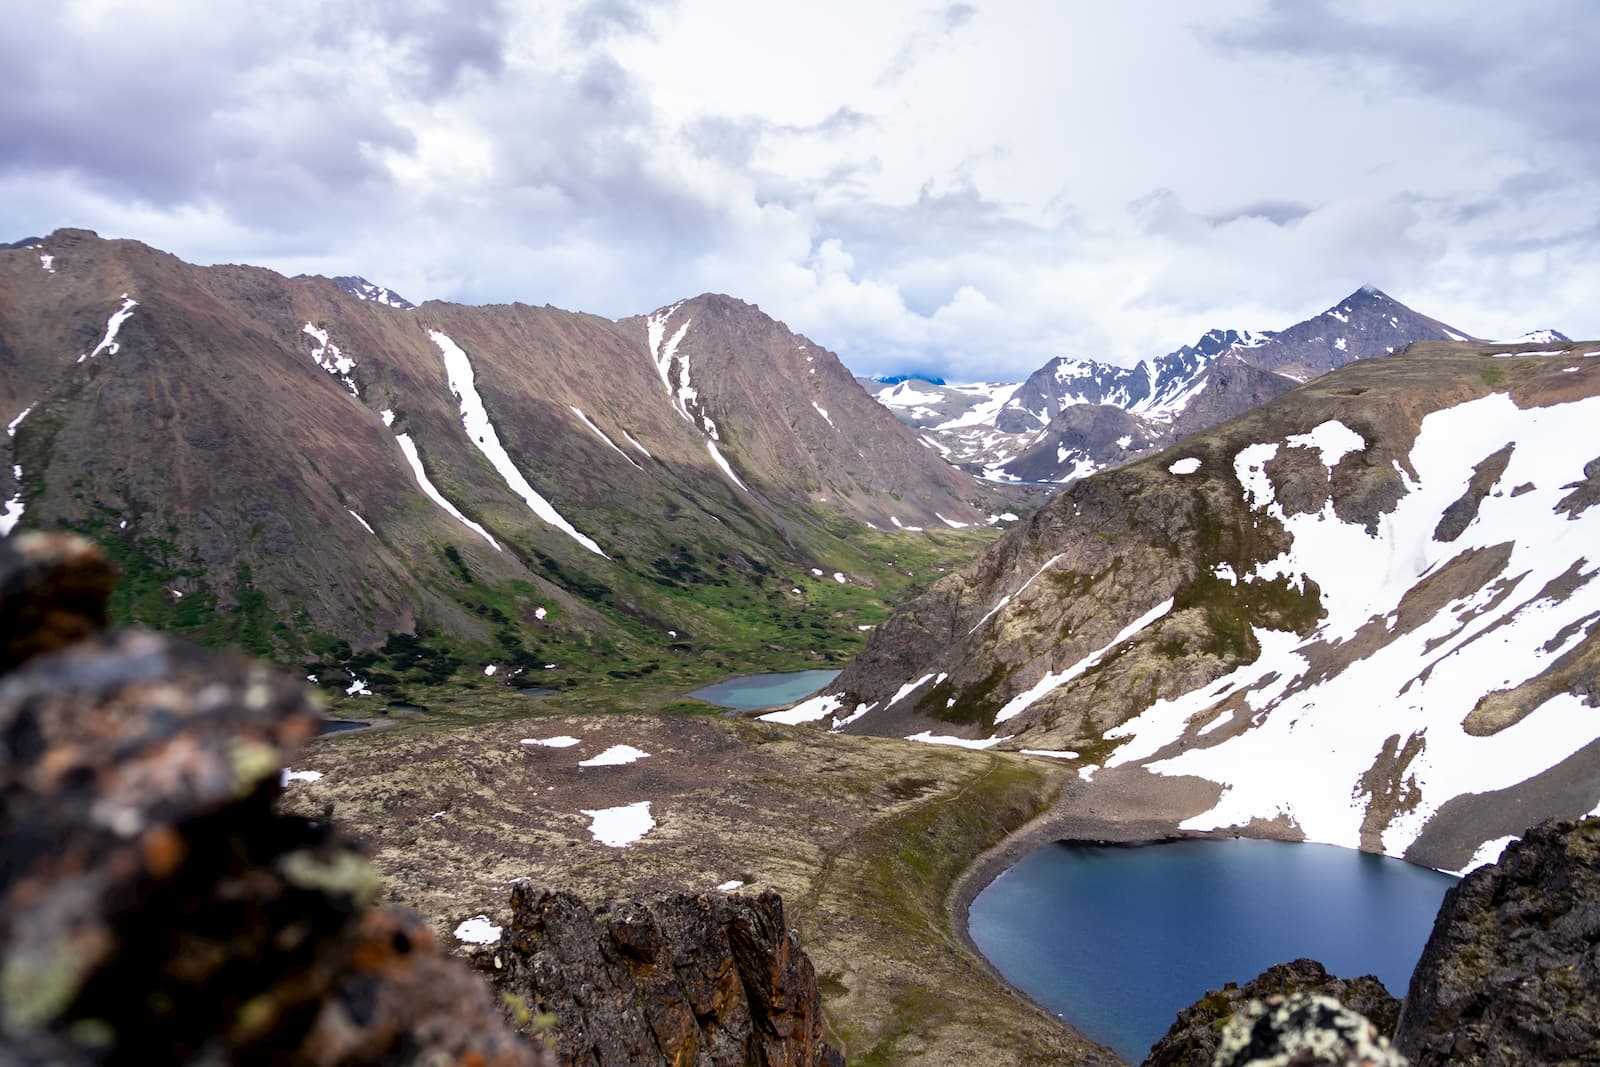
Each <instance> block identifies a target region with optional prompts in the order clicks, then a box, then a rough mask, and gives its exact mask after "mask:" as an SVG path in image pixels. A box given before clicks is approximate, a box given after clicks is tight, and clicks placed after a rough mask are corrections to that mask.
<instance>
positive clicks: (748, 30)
mask: <svg viewBox="0 0 1600 1067" xmlns="http://www.w3.org/2000/svg"><path fill="white" fill-rule="evenodd" d="M0 18H3V20H4V25H5V27H6V28H5V31H4V32H3V33H0V70H4V71H5V83H6V84H5V90H4V92H3V93H0V240H13V239H16V238H20V237H24V236H29V235H32V234H35V233H45V232H48V231H49V230H51V229H54V228H55V227H57V226H67V225H72V226H86V227H89V228H91V229H95V230H98V231H99V232H100V233H101V234H102V235H104V236H117V237H133V238H137V239H139V240H143V241H145V242H148V243H150V244H153V245H156V246H157V247H160V248H164V249H167V250H169V251H172V252H175V253H177V254H178V255H180V256H182V257H183V258H185V259H189V260H191V261H195V262H201V263H212V262H247V263H257V264H261V265H264V266H269V267H272V268H274V269H277V270H281V271H283V272H285V273H288V274H297V273H302V272H306V273H321V274H329V275H333V274H361V275H364V276H366V277H367V278H369V279H371V280H373V281H376V282H379V283H381V284H384V285H388V286H390V287H392V288H394V289H395V290H397V291H398V292H400V293H402V294H404V295H405V296H407V297H409V298H410V299H412V300H416V301H421V300H424V299H429V298H439V299H448V300H458V301H464V302H468V303H488V302H504V301H512V300H521V301H524V302H528V303H534V304H543V303H550V304H554V305H556V306H558V307H564V308H572V309H579V310H585V311H593V312H598V313H600V314H603V315H607V316H612V317H621V316H624V315H629V314H635V313H639V312H643V311H648V310H651V309H653V308H656V307H658V306H660V305H662V304H665V303H669V302H671V301H673V300H676V299H678V298H680V297H684V296H689V295H693V294H696V293H699V292H703V291H706V290H711V291H718V292H726V293H731V294H733V295H735V296H739V297H742V298H744V299H746V300H750V301H753V302H755V303H758V304H760V305H761V306H762V308H763V309H765V310H766V311H768V312H769V313H771V314H773V315H775V316H777V317H778V318H781V319H783V320H784V321H786V322H788V323H789V324H790V325H791V326H792V327H794V328H795V329H797V330H800V331H802V332H804V333H806V334H808V335H809V336H811V337H812V339H814V340H816V341H817V342H819V343H821V344H823V345H825V346H827V347H829V348H832V349H834V350H836V351H837V352H839V353H840V355H841V356H843V357H844V359H845V361H846V363H848V364H849V365H850V366H851V367H852V368H853V369H855V370H856V371H858V372H860V373H871V372H896V371H904V370H910V369H918V370H923V371H928V372H934V373H940V374H944V375H946V376H947V377H950V378H951V379H953V380H977V379H989V380H999V379H1007V380H1016V379H1018V378H1020V377H1022V376H1024V375H1026V374H1027V373H1028V372H1029V371H1030V370H1032V369H1033V368H1035V367H1037V366H1038V365H1039V364H1041V363H1042V362H1044V361H1045V360H1047V359H1049V358H1051V357H1053V356H1057V355H1075V356H1088V357H1094V358H1099V359H1105V360H1109V361H1112V362H1117V363H1131V362H1133V361H1135V360H1138V359H1140V358H1144V357H1147V356H1155V355H1159V354H1161V353H1163V352H1166V351H1169V350H1171V349H1173V348H1176V347H1178V346H1179V345H1181V344H1184V343H1187V342H1190V341H1192V340H1194V339H1195V338H1196V337H1197V336H1198V335H1199V334H1200V333H1202V332H1203V331H1204V330H1205V329H1207V328H1209V327H1212V326H1224V327H1227V326H1232V327H1238V328H1252V329H1274V328H1282V327H1284V326H1287V325H1289V324H1291V323H1293V322H1296V321H1298V320H1300V319H1303V318H1306V317H1307V316H1309V315H1312V314H1315V313H1316V312H1318V311H1321V310H1322V309H1324V308H1326V307H1328V306H1330V305H1332V304H1334V303H1335V302H1337V301H1338V300H1339V299H1340V298H1341V297H1343V296H1344V295H1346V294H1347V293H1349V292H1350V291H1351V290H1353V289H1355V288H1356V287H1357V286H1359V285H1362V284H1368V283H1370V284H1373V285H1377V286H1378V287H1380V288H1382V289H1384V290H1386V291H1387V292H1388V293H1390V295H1392V296H1394V297H1395V298H1397V299H1399V300H1401V301H1402V302H1404V303H1406V304H1409V305H1410V306H1411V307H1413V308H1415V309H1417V310H1419V311H1422V312H1424V313H1427V314H1430V315H1433V316H1435V317H1436V318H1441V319H1443V320H1445V321H1446V322H1449V323H1451V324H1452V325H1455V326H1456V327H1458V328H1460V329H1462V330H1465V331H1467V332H1469V333H1473V334H1476V335H1479V336H1490V337H1510V336H1515V335H1517V334H1520V333H1522V332H1523V331H1525V330H1529V329H1532V328H1535V327H1543V326H1552V327H1555V328H1558V329H1561V330H1564V331H1566V332H1567V333H1569V334H1571V335H1573V336H1574V337H1578V336H1582V337H1586V338H1592V337H1596V336H1600V299H1597V296H1600V79H1597V77H1596V76H1595V73H1594V66H1593V59H1594V57H1595V56H1596V55H1600V5H1596V4H1594V3H1592V2H1591V0H1530V2H1523V3H1516V4H1507V3H1494V4H1490V3H1483V2H1475V0H1468V2H1462V0H1437V2H1433V0H1379V2H1355V0H1339V2H1338V3H1321V2H1318V0H1279V2H1272V0H1207V2H1205V3H1193V2H1190V0H1149V2H1129V3H1121V4H1106V3H1090V2H1087V0H1084V2H1076V0H1032V2H1028V0H996V2H989V0H968V2H962V3H955V4H951V5H949V6H941V5H940V4H938V3H932V4H930V3H921V2H916V0H873V3H871V4H864V3H860V2H859V0H810V2H808V3H804V4H795V3H771V2H763V0H677V2H673V0H568V2H544V0H343V2H331V0H330V2H326V3H315V2H306V0H278V2H276V3H273V4H261V3H248V4H247V3H242V2H233V0H213V2H207V3H199V2H195V3H184V2H168V3H156V2H153V0H138V2H121V0H65V2H58V3H50V4H41V3H36V2H34V0H0Z"/></svg>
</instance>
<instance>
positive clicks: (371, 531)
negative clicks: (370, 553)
mask: <svg viewBox="0 0 1600 1067" xmlns="http://www.w3.org/2000/svg"><path fill="white" fill-rule="evenodd" d="M345 510H346V511H349V512H350V517H351V518H352V519H354V520H356V521H357V522H359V523H360V524H361V528H362V529H363V530H365V531H367V533H369V534H371V535H372V536H374V537H376V536H378V531H376V530H374V529H373V528H372V527H371V526H370V525H369V524H368V523H367V520H366V519H363V518H362V517H361V516H360V515H357V514H356V513H355V512H354V511H350V509H349V508H345Z"/></svg>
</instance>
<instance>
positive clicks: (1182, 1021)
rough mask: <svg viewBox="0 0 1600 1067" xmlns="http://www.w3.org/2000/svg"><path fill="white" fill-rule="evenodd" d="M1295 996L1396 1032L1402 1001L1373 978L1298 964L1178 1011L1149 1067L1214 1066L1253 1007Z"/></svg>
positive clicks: (1312, 962) (1229, 987) (1210, 993)
mask: <svg viewBox="0 0 1600 1067" xmlns="http://www.w3.org/2000/svg"><path fill="white" fill-rule="evenodd" d="M1296 993H1318V994H1322V995H1324V996H1327V997H1332V998H1334V999H1335V1000H1338V1001H1340V1002H1342V1003H1343V1004H1345V1005H1346V1006H1348V1007H1349V1008H1351V1009H1353V1010H1354V1011H1356V1012H1359V1013H1360V1014H1362V1015H1364V1016H1366V1017H1367V1018H1368V1019H1370V1020H1371V1021H1372V1023H1373V1025H1374V1026H1375V1027H1376V1028H1377V1031H1378V1032H1379V1033H1382V1034H1388V1033H1390V1032H1392V1031H1393V1029H1394V1024H1395V1020H1396V1019H1397V1018H1399V1016H1400V1001H1398V1000H1397V999H1395V998H1394V997H1393V996H1392V995H1390V993H1389V991H1388V990H1387V989H1385V988H1384V985H1383V983H1382V982H1380V981H1378V979H1377V978H1375V977H1373V976H1372V975H1370V974H1368V975H1362V976H1361V977H1359V978H1335V977H1334V976H1333V975H1331V974H1329V973H1328V971H1327V969H1326V968H1324V967H1323V966H1322V964H1320V963H1318V962H1317V961H1316V960H1309V959H1298V960H1293V961H1291V962H1289V963H1280V964H1277V965H1275V966H1272V967H1269V968H1267V969H1266V970H1265V971H1262V972H1261V973H1260V974H1259V975H1257V976H1256V977H1254V978H1252V979H1251V980H1250V981H1248V982H1246V983H1245V984H1244V985H1243V986H1240V985H1237V984H1236V983H1233V982H1229V983H1227V984H1226V985H1224V986H1223V987H1222V988H1221V989H1212V990H1208V991H1207V993H1206V995H1205V996H1203V997H1201V998H1200V999H1199V1000H1198V1001H1196V1002H1195V1003H1193V1004H1191V1005H1190V1006H1189V1007H1187V1008H1184V1009H1183V1010H1182V1011H1180V1012H1178V1017H1177V1019H1176V1020H1175V1021H1174V1022H1173V1024H1172V1027H1171V1029H1169V1030H1168V1031H1167V1032H1166V1034H1165V1035H1164V1036H1163V1037H1162V1038H1161V1040H1160V1041H1157V1042H1156V1043H1155V1045H1153V1046H1152V1047H1151V1049H1150V1055H1149V1056H1148V1057H1146V1058H1145V1061H1144V1067H1210V1064H1211V1061H1212V1059H1213V1058H1214V1057H1215V1056H1216V1052H1217V1045H1218V1041H1219V1039H1220V1037H1221V1033H1222V1029H1223V1027H1224V1026H1225V1025H1226V1024H1227V1023H1228V1022H1229V1021H1230V1020H1232V1019H1233V1018H1234V1016H1235V1015H1237V1014H1238V1013H1240V1012H1242V1011H1243V1010H1244V1009H1245V1008H1246V1007H1247V1006H1248V1005H1249V1004H1251V1003H1252V1002H1256V1001H1260V1000H1263V999H1266V998H1270V997H1279V998H1282V997H1286V996H1291V995H1293V994H1296Z"/></svg>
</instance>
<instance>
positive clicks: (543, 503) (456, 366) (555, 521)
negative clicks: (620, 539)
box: [428, 330, 609, 558]
mask: <svg viewBox="0 0 1600 1067" xmlns="http://www.w3.org/2000/svg"><path fill="white" fill-rule="evenodd" d="M428 336H429V337H431V338H432V339H433V343H434V344H435V345H437V346H438V347H439V354H440V355H441V356H443V357H444V369H445V374H446V376H447V377H448V378H449V379H450V391H451V392H453V393H455V395H456V398H457V399H458V400H460V401H461V425H462V426H463V427H465V428H466V431H467V437H468V438H469V439H470V440H471V441H472V443H473V445H474V446H476V447H477V449H478V451H479V452H482V453H483V456H484V458H485V459H487V460H488V461H489V464H490V465H491V466H492V467H494V469H495V470H496V471H497V472H498V473H499V475H500V477H501V478H502V479H503V480H504V481H505V483H506V487H507V488H509V489H510V490H511V491H512V492H513V493H516V494H517V495H518V496H519V497H521V498H522V502H523V503H525V504H527V505H528V509H529V510H530V511H532V512H533V513H534V514H535V515H537V516H539V518H541V519H543V520H544V521H545V522H547V523H549V524H550V525H551V526H554V527H555V528H556V529H558V530H560V531H561V532H562V533H564V534H566V535H567V536H568V537H570V538H572V539H573V540H574V541H576V542H578V544H580V545H582V546H583V547H584V548H587V549H588V550H589V551H590V552H593V553H594V554H595V555H597V556H605V553H604V552H602V551H600V546H599V545H597V544H595V543H594V541H593V540H592V539H591V538H589V537H586V536H585V535H583V534H581V533H579V532H578V531H577V529H576V528H575V527H574V526H573V525H572V524H571V523H570V522H568V521H567V520H566V519H564V518H562V517H561V515H560V513H559V512H557V511H556V509H555V508H554V507H553V506H551V504H550V501H548V500H546V499H545V498H544V497H542V496H540V495H539V492H538V491H537V490H536V489H534V487H533V486H531V485H529V484H528V480H527V479H526V478H524V477H523V476H522V472H521V471H519V470H517V467H516V464H514V463H512V462H511V456H510V454H508V453H507V452H506V450H505V446H503V445H502V444H501V443H500V435H499V434H497V433H495V430H494V424H493V423H492V422H490V421H489V413H488V411H487V410H485V409H484V406H483V398H482V397H480V396H479V395H478V389H477V386H476V385H475V384H474V382H473V377H472V362H471V361H470V360H469V359H467V354H466V353H465V352H463V351H461V346H459V345H457V344H456V343H455V342H454V341H452V340H451V339H450V338H449V337H447V336H446V335H445V334H442V333H440V332H439V331H438V330H429V331H428ZM607 558H609V557H607Z"/></svg>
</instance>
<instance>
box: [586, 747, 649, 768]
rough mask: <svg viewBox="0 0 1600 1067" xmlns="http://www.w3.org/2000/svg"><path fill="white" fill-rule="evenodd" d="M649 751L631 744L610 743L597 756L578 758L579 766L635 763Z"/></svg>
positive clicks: (614, 765) (613, 765) (611, 765)
mask: <svg viewBox="0 0 1600 1067" xmlns="http://www.w3.org/2000/svg"><path fill="white" fill-rule="evenodd" d="M649 755H650V753H648V752H646V751H644V750H643V749H641V748H634V747H633V746H632V745H612V746H611V747H610V748H608V749H606V750H605V751H604V752H602V753H600V755H598V756H590V757H589V758H588V759H586V760H580V761H579V762H578V766H580V767H621V766H623V765H624V764H628V763H636V762H638V761H639V760H642V759H644V758H646V757H647V756H649Z"/></svg>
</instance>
